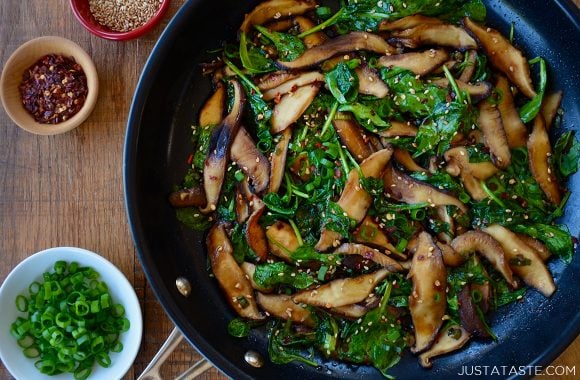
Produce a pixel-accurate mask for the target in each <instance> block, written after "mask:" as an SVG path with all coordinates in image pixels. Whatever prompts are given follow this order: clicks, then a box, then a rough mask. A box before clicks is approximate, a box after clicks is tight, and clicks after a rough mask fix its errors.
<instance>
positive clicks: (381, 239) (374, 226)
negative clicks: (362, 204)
mask: <svg viewBox="0 0 580 380" xmlns="http://www.w3.org/2000/svg"><path fill="white" fill-rule="evenodd" d="M352 238H353V240H354V241H355V242H356V243H362V244H367V245H370V246H372V247H376V248H380V249H384V250H386V251H387V254H389V252H390V253H393V254H395V255H397V256H398V257H399V258H401V259H406V256H405V255H403V254H402V253H401V252H399V251H398V250H397V248H395V247H394V246H393V245H392V244H391V243H390V241H389V238H388V236H387V234H386V233H385V232H384V231H383V229H382V228H381V224H379V222H377V221H376V220H375V219H374V218H373V217H371V216H368V215H367V216H365V218H364V219H363V220H362V222H361V223H360V224H359V225H358V227H357V228H356V229H355V230H354V231H353V232H352Z"/></svg>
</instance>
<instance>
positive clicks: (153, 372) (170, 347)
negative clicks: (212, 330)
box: [137, 327, 212, 380]
mask: <svg viewBox="0 0 580 380" xmlns="http://www.w3.org/2000/svg"><path fill="white" fill-rule="evenodd" d="M182 340H183V335H182V334H181V331H179V329H177V327H175V328H174V329H173V331H171V334H169V336H168V337H167V339H166V340H165V343H163V345H162V346H161V348H160V349H159V351H157V354H155V356H154V357H153V359H151V362H150V363H149V365H148V366H147V368H145V370H144V371H143V373H142V374H141V375H140V376H139V377H138V378H137V380H161V375H160V373H159V369H160V368H161V366H162V365H163V363H165V361H166V360H167V358H168V357H169V355H171V353H172V352H173V351H174V350H175V349H176V348H177V346H178V345H179V343H181V341H182ZM211 367H212V364H211V363H210V362H208V361H207V360H205V359H200V360H199V361H198V362H196V363H195V364H194V365H193V366H191V367H190V368H189V369H188V370H187V371H185V372H184V373H182V374H181V375H179V377H178V378H177V379H179V380H187V379H193V378H195V377H197V376H199V375H201V374H202V373H204V372H205V371H207V370H208V369H210V368H211Z"/></svg>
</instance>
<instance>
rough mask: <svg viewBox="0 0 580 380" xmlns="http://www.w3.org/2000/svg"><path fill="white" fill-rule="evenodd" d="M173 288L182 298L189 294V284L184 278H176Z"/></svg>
mask: <svg viewBox="0 0 580 380" xmlns="http://www.w3.org/2000/svg"><path fill="white" fill-rule="evenodd" d="M175 286H176V287H177V290H178V291H179V293H181V295H182V296H184V297H187V296H189V294H190V293H191V284H190V283H189V281H188V280H187V278H185V277H177V279H175Z"/></svg>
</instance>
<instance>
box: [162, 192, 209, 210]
mask: <svg viewBox="0 0 580 380" xmlns="http://www.w3.org/2000/svg"><path fill="white" fill-rule="evenodd" d="M169 203H171V205H172V206H173V207H177V208H181V207H192V206H195V207H202V206H205V205H206V204H207V200H206V199H205V192H204V191H203V189H202V188H201V187H192V188H191V189H183V190H178V191H175V192H173V193H171V195H169Z"/></svg>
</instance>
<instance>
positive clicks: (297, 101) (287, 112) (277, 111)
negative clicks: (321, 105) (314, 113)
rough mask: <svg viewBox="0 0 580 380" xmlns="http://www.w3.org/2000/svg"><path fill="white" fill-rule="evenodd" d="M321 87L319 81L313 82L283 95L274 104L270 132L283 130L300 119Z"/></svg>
mask: <svg viewBox="0 0 580 380" xmlns="http://www.w3.org/2000/svg"><path fill="white" fill-rule="evenodd" d="M319 87H320V84H319V83H312V84H309V85H306V86H302V87H299V88H297V89H296V90H295V91H294V92H291V93H289V94H285V95H284V96H282V97H281V98H280V101H279V102H278V103H277V104H276V105H275V106H274V111H273V112H272V118H271V119H270V124H271V128H270V132H272V133H279V132H282V131H283V130H284V129H286V128H288V127H289V126H290V125H291V124H292V123H294V122H295V121H296V120H298V119H299V118H300V116H302V114H303V113H304V111H306V109H307V108H308V106H309V105H310V103H312V100H314V98H315V97H316V94H318V89H319Z"/></svg>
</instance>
